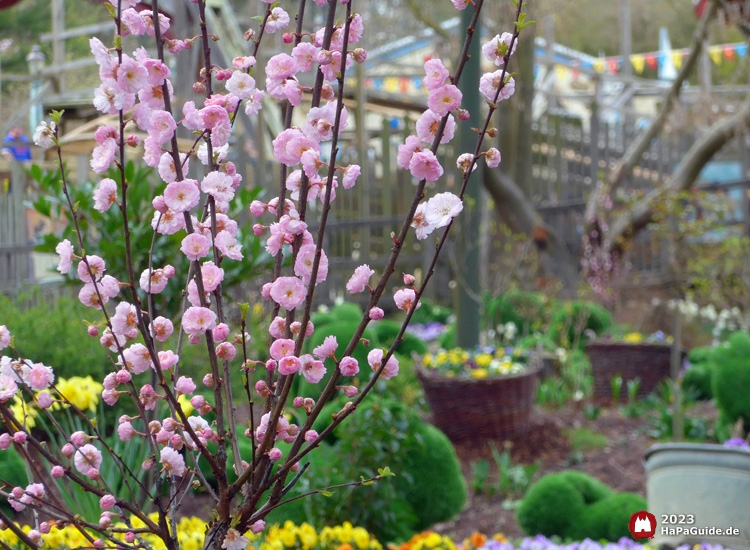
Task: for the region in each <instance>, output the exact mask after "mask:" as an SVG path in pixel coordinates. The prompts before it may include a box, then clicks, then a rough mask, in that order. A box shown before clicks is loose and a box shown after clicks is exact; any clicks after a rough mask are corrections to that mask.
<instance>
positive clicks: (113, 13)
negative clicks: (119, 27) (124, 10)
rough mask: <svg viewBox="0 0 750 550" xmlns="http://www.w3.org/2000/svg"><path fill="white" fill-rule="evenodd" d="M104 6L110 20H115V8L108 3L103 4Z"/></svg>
mask: <svg viewBox="0 0 750 550" xmlns="http://www.w3.org/2000/svg"><path fill="white" fill-rule="evenodd" d="M104 5H105V6H106V7H107V11H108V12H109V15H110V17H111V18H112V19H116V18H117V12H116V11H115V7H114V6H113V5H112V4H110V3H109V2H105V3H104Z"/></svg>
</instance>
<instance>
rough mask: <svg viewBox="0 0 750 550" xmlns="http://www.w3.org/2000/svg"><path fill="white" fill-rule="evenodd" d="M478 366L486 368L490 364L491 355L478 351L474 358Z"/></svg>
mask: <svg viewBox="0 0 750 550" xmlns="http://www.w3.org/2000/svg"><path fill="white" fill-rule="evenodd" d="M475 360H476V362H477V366H478V367H482V368H486V367H489V366H490V363H491V362H492V355H490V354H489V353H480V354H479V355H477V356H476V358H475Z"/></svg>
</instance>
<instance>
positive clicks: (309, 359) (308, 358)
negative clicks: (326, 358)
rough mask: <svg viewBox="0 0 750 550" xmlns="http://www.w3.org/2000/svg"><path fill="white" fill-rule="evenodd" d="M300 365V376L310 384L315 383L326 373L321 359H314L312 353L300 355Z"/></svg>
mask: <svg viewBox="0 0 750 550" xmlns="http://www.w3.org/2000/svg"><path fill="white" fill-rule="evenodd" d="M300 365H301V369H300V370H301V372H302V376H304V377H305V380H307V381H308V382H309V383H310V384H317V383H318V382H320V381H321V380H323V377H324V376H325V375H326V368H325V365H324V364H323V361H319V360H316V359H314V358H313V356H312V355H309V354H306V355H303V356H302V357H300Z"/></svg>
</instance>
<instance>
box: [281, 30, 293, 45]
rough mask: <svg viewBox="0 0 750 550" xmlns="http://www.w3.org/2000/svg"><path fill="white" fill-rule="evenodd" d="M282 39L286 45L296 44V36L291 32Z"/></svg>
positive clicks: (282, 36) (286, 33) (283, 35)
mask: <svg viewBox="0 0 750 550" xmlns="http://www.w3.org/2000/svg"><path fill="white" fill-rule="evenodd" d="M281 39H282V40H283V41H284V44H291V43H292V42H294V35H293V34H292V33H290V32H285V33H284V34H282V35H281Z"/></svg>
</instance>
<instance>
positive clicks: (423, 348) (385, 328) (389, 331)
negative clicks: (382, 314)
mask: <svg viewBox="0 0 750 550" xmlns="http://www.w3.org/2000/svg"><path fill="white" fill-rule="evenodd" d="M370 327H372V330H373V332H375V334H376V335H377V337H378V342H380V345H381V346H383V347H384V348H385V349H390V347H391V345H392V344H393V342H394V340H395V339H396V335H398V331H399V330H401V323H398V322H396V321H391V320H390V319H383V320H381V321H376V322H374V323H372V324H370ZM396 353H398V354H399V355H402V356H404V357H411V356H412V353H416V354H417V355H418V356H422V355H424V354H425V353H427V344H425V343H424V342H423V341H422V340H420V339H419V338H417V337H416V336H414V335H413V334H410V333H408V332H405V333H404V336H403V338H402V341H401V343H400V344H399V345H398V347H397V348H396Z"/></svg>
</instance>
